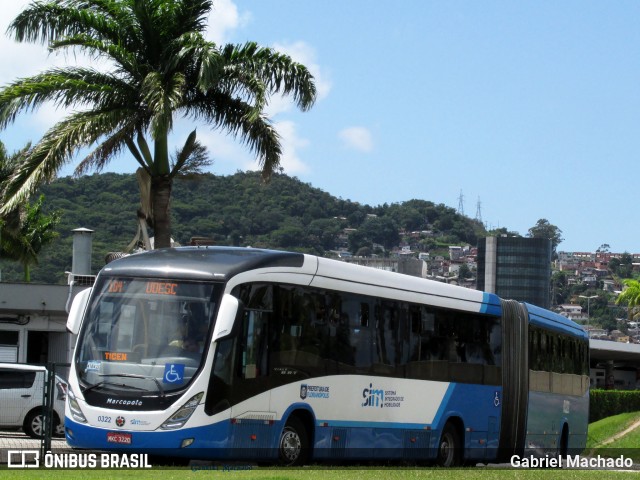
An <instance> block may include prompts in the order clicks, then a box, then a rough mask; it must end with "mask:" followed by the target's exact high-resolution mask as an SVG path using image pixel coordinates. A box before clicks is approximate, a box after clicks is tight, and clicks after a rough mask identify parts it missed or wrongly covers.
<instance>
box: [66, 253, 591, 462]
mask: <svg viewBox="0 0 640 480" xmlns="http://www.w3.org/2000/svg"><path fill="white" fill-rule="evenodd" d="M67 328H68V329H69V331H71V332H72V333H75V334H78V339H77V344H76V348H75V352H74V358H73V362H72V367H71V372H70V376H69V389H68V402H67V407H66V419H65V433H66V439H67V442H68V444H69V445H70V446H71V447H74V448H82V449H115V450H118V451H123V452H136V453H139V452H147V453H150V454H154V453H155V454H159V455H165V456H174V457H184V458H197V459H213V460H215V459H218V460H227V459H245V460H251V461H257V462H272V461H274V462H280V463H282V464H287V465H299V464H304V463H308V462H322V461H328V462H332V461H344V460H358V461H361V460H362V461H366V460H374V461H375V460H382V459H384V460H387V459H389V460H392V459H398V460H407V459H410V460H415V461H426V462H433V463H437V464H440V465H445V466H453V465H460V464H463V463H465V464H466V463H469V462H484V463H489V462H496V461H497V462H500V461H509V458H510V457H511V456H512V455H537V456H540V455H542V456H545V455H549V454H554V455H566V454H567V452H569V451H571V452H576V453H577V452H580V451H582V449H583V448H584V447H585V443H586V438H587V421H588V403H589V371H588V340H587V336H586V334H585V332H584V331H583V330H582V329H581V328H580V327H579V326H578V325H576V324H574V323H573V322H571V321H569V320H568V319H566V318H564V317H562V316H560V315H557V314H555V313H552V312H549V311H546V310H543V309H541V308H537V307H535V306H532V305H528V304H523V303H519V302H516V301H513V300H502V299H500V298H498V297H497V296H496V295H494V294H489V293H483V292H480V291H476V290H471V289H466V288H461V287H458V286H453V285H448V284H444V283H439V282H434V281H429V280H425V279H421V278H417V277H411V276H407V275H401V274H397V273H392V272H387V271H382V270H376V269H373V268H369V267H361V266H356V265H352V264H348V263H344V262H340V261H335V260H330V259H326V258H319V257H315V256H311V255H305V254H301V253H290V252H279V251H269V250H260V249H251V248H231V247H185V248H175V249H164V250H155V251H151V252H146V253H141V254H135V255H131V256H128V257H124V258H121V259H119V260H116V261H114V262H112V263H109V264H108V265H107V266H105V267H104V268H103V269H102V271H101V272H100V273H99V275H98V276H97V279H96V283H95V285H94V286H93V288H92V289H91V290H85V291H84V292H81V294H79V295H78V296H77V297H76V299H75V300H74V303H73V305H72V308H71V312H70V315H69V321H68V324H67Z"/></svg>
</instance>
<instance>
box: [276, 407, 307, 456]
mask: <svg viewBox="0 0 640 480" xmlns="http://www.w3.org/2000/svg"><path fill="white" fill-rule="evenodd" d="M308 455H309V438H308V435H307V431H306V429H305V428H304V425H303V424H302V422H301V421H300V420H299V419H297V418H296V417H291V418H290V419H289V420H288V421H287V424H286V425H285V427H284V429H283V430H282V435H280V442H279V444H278V459H279V461H280V463H281V464H282V465H289V466H293V465H296V466H298V465H304V464H305V463H306V461H307V458H308Z"/></svg>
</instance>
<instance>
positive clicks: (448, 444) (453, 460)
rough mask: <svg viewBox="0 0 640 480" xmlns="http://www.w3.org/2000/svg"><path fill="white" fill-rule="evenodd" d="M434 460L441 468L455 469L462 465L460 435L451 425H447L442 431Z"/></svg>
mask: <svg viewBox="0 0 640 480" xmlns="http://www.w3.org/2000/svg"><path fill="white" fill-rule="evenodd" d="M436 460H437V462H438V465H440V466H441V467H457V466H460V465H461V464H462V461H461V460H462V450H461V444H460V434H459V433H458V430H457V429H456V427H455V426H454V425H453V424H451V423H447V424H446V425H445V427H444V430H443V431H442V436H441V437H440V442H439V443H438V457H437V459H436Z"/></svg>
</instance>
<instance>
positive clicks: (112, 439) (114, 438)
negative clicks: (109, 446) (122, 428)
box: [107, 432, 131, 445]
mask: <svg viewBox="0 0 640 480" xmlns="http://www.w3.org/2000/svg"><path fill="white" fill-rule="evenodd" d="M107 443H120V444H124V445H131V434H130V433H119V432H118V433H116V432H108V433H107Z"/></svg>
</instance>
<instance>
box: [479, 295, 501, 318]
mask: <svg viewBox="0 0 640 480" xmlns="http://www.w3.org/2000/svg"><path fill="white" fill-rule="evenodd" d="M480 313H486V314H487V315H496V316H501V315H502V304H501V303H500V298H499V297H498V296H497V295H495V294H493V293H487V292H483V294H482V307H481V308H480Z"/></svg>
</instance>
